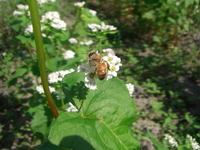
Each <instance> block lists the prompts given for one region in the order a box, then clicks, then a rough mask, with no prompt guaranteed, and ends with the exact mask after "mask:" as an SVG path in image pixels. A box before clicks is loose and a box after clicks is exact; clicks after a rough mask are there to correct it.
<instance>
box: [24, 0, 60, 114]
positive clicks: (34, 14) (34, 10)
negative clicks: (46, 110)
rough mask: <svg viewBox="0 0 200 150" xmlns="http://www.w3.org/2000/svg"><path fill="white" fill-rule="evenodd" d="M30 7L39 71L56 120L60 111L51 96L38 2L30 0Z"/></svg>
mask: <svg viewBox="0 0 200 150" xmlns="http://www.w3.org/2000/svg"><path fill="white" fill-rule="evenodd" d="M28 5H29V10H30V14H31V20H32V25H33V33H34V37H35V44H36V51H37V57H38V64H39V69H40V76H41V80H42V85H43V88H44V92H45V95H46V99H47V101H48V104H49V106H50V108H51V111H52V113H53V115H54V117H55V118H56V117H57V116H58V111H57V108H56V106H55V104H54V101H53V98H52V96H51V93H50V90H49V84H48V80H47V73H46V66H45V55H44V47H43V40H42V34H41V30H40V29H41V27H40V19H39V13H38V7H37V2H36V0H28Z"/></svg>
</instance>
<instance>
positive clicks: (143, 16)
mask: <svg viewBox="0 0 200 150" xmlns="http://www.w3.org/2000/svg"><path fill="white" fill-rule="evenodd" d="M142 18H146V19H153V18H154V11H153V10H150V11H148V12H146V13H144V14H143V15H142Z"/></svg>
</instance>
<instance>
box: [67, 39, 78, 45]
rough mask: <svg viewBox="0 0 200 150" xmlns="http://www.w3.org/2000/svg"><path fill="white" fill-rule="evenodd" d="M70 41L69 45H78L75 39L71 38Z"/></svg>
mask: <svg viewBox="0 0 200 150" xmlns="http://www.w3.org/2000/svg"><path fill="white" fill-rule="evenodd" d="M68 41H69V43H71V44H76V43H78V41H77V39H75V38H70V39H69V40H68Z"/></svg>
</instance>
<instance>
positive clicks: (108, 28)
mask: <svg viewBox="0 0 200 150" xmlns="http://www.w3.org/2000/svg"><path fill="white" fill-rule="evenodd" d="M88 27H89V28H90V29H91V30H92V32H109V31H114V30H117V28H116V27H114V26H112V25H106V24H105V23H104V22H101V25H99V24H88Z"/></svg>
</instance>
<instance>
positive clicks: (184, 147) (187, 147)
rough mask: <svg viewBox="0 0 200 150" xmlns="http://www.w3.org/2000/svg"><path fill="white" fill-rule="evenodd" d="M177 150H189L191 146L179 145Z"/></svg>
mask: <svg viewBox="0 0 200 150" xmlns="http://www.w3.org/2000/svg"><path fill="white" fill-rule="evenodd" d="M178 150H191V146H190V145H189V144H188V145H181V146H179V147H178Z"/></svg>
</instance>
